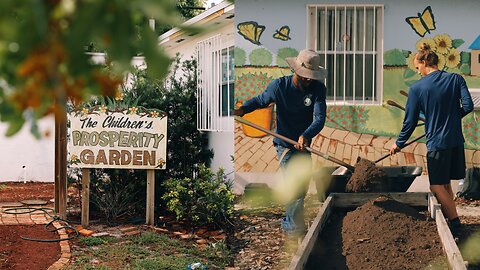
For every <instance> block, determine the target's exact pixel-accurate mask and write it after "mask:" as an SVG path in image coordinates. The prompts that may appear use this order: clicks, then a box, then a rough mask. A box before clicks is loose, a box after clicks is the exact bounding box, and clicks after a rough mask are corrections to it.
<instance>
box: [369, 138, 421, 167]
mask: <svg viewBox="0 0 480 270" xmlns="http://www.w3.org/2000/svg"><path fill="white" fill-rule="evenodd" d="M423 137H425V134H423V135H420V136H418V137H417V138H415V139H413V140H411V141H409V142H408V143H406V144H404V145H403V146H402V147H401V148H400V149H403V148H405V147H407V146H409V145H410V144H412V143H414V142H416V141H418V140H420V139H421V138H423ZM389 156H390V154H387V155H385V156H383V157H381V158H379V159H377V160H375V163H378V162H380V161H382V160H384V159H386V158H387V157H389Z"/></svg>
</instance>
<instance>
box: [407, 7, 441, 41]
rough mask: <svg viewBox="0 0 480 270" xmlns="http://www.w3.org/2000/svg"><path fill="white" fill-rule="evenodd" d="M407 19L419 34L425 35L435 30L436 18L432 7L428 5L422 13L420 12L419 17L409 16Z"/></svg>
mask: <svg viewBox="0 0 480 270" xmlns="http://www.w3.org/2000/svg"><path fill="white" fill-rule="evenodd" d="M405 21H407V23H408V24H409V25H410V26H411V27H412V29H413V31H415V33H417V35H419V36H421V37H423V36H425V34H426V33H429V34H430V30H435V29H436V27H435V18H434V17H433V13H432V8H431V7H430V6H428V7H426V8H425V9H424V10H423V12H422V14H420V13H418V16H417V17H407V18H405Z"/></svg>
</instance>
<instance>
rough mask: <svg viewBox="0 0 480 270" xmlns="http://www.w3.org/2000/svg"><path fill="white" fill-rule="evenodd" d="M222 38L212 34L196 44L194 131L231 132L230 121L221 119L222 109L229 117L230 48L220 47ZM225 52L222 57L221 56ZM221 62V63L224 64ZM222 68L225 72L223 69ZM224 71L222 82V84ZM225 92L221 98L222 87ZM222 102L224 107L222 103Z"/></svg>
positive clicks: (231, 125)
mask: <svg viewBox="0 0 480 270" xmlns="http://www.w3.org/2000/svg"><path fill="white" fill-rule="evenodd" d="M223 44H224V43H223V42H222V36H221V35H216V36H213V37H210V38H208V39H206V40H203V41H200V42H198V43H197V46H196V51H197V60H198V69H197V114H198V115H197V129H198V130H202V131H233V123H230V122H232V121H226V120H225V119H222V117H223V113H224V107H225V109H226V110H227V111H226V112H225V114H226V116H230V110H231V109H232V108H231V105H230V98H231V95H230V91H231V86H230V73H231V72H233V71H232V69H231V67H230V65H231V63H230V62H231V59H230V55H231V53H232V52H231V51H230V48H228V47H227V48H223ZM225 52H226V56H224V55H223V54H224V53H225ZM224 62H225V63H224ZM224 66H225V70H224V69H223V68H224ZM222 72H225V76H226V81H225V82H224V81H223V80H224V74H223V73H222ZM224 83H226V86H225V88H226V91H227V93H226V94H225V95H224V93H223V91H224V89H223V85H224ZM225 97H227V99H226V104H223V102H225Z"/></svg>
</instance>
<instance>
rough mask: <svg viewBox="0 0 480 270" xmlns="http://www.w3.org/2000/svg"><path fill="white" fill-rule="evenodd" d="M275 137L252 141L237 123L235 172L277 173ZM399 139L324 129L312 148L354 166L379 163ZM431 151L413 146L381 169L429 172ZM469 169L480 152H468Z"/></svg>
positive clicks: (316, 160)
mask: <svg viewBox="0 0 480 270" xmlns="http://www.w3.org/2000/svg"><path fill="white" fill-rule="evenodd" d="M272 140H273V137H272V136H265V137H263V138H250V137H247V136H245V134H243V131H242V128H241V124H240V123H238V122H235V171H236V172H264V173H265V172H268V173H271V172H276V171H277V170H278V168H279V167H278V161H277V159H276V157H275V148H274V147H273V143H272ZM395 140H396V138H390V137H383V136H375V135H371V134H360V133H355V132H350V131H345V130H340V129H333V128H329V127H324V128H323V130H322V132H320V134H319V135H318V136H316V137H315V138H313V142H312V148H314V149H317V150H319V151H320V152H322V153H326V154H329V155H331V156H333V157H335V158H337V159H340V160H343V161H345V162H346V163H349V164H351V165H354V164H355V162H356V160H357V157H361V158H367V159H369V160H372V161H373V160H377V159H379V158H380V157H382V156H383V155H386V154H388V150H389V149H390V147H391V146H392V144H393V143H394V142H395ZM426 153H427V147H426V145H425V143H413V144H411V145H409V146H407V147H405V148H404V149H402V151H401V152H399V153H397V154H395V155H394V156H392V157H388V158H386V159H384V160H383V161H381V162H379V164H378V165H379V166H421V167H423V173H424V174H426V173H427V168H426ZM465 159H466V162H467V167H472V166H473V165H474V164H475V165H476V166H478V165H479V164H480V150H470V149H466V150H465ZM313 161H314V164H315V165H316V166H318V167H320V166H336V164H335V163H333V162H331V161H328V160H325V159H324V158H322V157H319V156H316V155H313Z"/></svg>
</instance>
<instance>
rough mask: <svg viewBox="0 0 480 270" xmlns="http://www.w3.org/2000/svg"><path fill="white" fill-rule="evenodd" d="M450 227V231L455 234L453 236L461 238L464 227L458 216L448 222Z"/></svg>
mask: <svg viewBox="0 0 480 270" xmlns="http://www.w3.org/2000/svg"><path fill="white" fill-rule="evenodd" d="M448 227H449V228H450V231H451V232H452V235H453V238H455V239H456V238H459V236H460V234H461V232H462V228H463V225H462V223H461V222H460V220H459V219H458V218H456V219H453V220H451V221H449V222H448Z"/></svg>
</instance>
